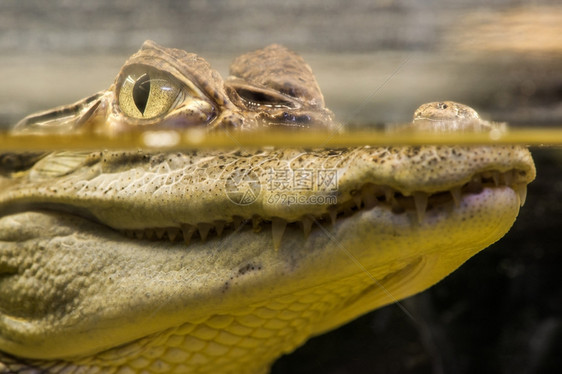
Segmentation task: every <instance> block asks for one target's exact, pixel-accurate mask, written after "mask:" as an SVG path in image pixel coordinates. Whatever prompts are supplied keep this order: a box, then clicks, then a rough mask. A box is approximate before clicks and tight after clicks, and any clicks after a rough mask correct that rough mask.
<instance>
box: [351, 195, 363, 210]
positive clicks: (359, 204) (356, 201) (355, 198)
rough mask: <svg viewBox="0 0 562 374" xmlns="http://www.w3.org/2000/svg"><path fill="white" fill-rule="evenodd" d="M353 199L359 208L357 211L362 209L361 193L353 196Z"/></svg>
mask: <svg viewBox="0 0 562 374" xmlns="http://www.w3.org/2000/svg"><path fill="white" fill-rule="evenodd" d="M351 198H352V199H353V202H354V203H355V206H356V207H357V209H361V195H360V194H359V193H357V194H355V195H353V196H351Z"/></svg>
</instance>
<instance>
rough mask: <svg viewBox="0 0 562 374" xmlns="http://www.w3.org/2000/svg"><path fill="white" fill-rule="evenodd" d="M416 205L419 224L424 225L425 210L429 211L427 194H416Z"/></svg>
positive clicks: (414, 194)
mask: <svg viewBox="0 0 562 374" xmlns="http://www.w3.org/2000/svg"><path fill="white" fill-rule="evenodd" d="M412 195H413V196H414V203H415V205H416V213H417V214H418V222H419V223H422V222H423V218H424V217H425V210H426V209H427V197H428V195H427V194H426V193H425V192H414V193H413V194H412Z"/></svg>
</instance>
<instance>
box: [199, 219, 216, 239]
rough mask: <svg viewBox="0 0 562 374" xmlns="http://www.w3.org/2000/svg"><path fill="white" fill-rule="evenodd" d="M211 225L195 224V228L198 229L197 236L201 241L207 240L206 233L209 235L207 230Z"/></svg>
mask: <svg viewBox="0 0 562 374" xmlns="http://www.w3.org/2000/svg"><path fill="white" fill-rule="evenodd" d="M212 227H213V225H211V224H210V223H198V224H197V229H198V230H199V236H200V237H201V241H205V240H207V235H209V230H211V228H212Z"/></svg>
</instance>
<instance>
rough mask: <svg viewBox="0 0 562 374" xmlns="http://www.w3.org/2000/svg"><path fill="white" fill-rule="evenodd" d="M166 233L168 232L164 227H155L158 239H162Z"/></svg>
mask: <svg viewBox="0 0 562 374" xmlns="http://www.w3.org/2000/svg"><path fill="white" fill-rule="evenodd" d="M165 233H166V230H165V229H163V228H160V227H158V228H155V229H154V234H156V237H157V238H158V239H162V238H163V237H164V234H165Z"/></svg>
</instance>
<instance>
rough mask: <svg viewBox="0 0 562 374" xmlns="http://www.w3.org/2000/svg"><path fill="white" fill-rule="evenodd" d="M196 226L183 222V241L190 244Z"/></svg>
mask: <svg viewBox="0 0 562 374" xmlns="http://www.w3.org/2000/svg"><path fill="white" fill-rule="evenodd" d="M195 230H196V228H195V226H191V225H188V224H182V225H181V232H182V234H183V241H184V243H185V244H186V245H189V242H190V241H191V237H192V236H193V233H194V232H195Z"/></svg>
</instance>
